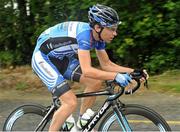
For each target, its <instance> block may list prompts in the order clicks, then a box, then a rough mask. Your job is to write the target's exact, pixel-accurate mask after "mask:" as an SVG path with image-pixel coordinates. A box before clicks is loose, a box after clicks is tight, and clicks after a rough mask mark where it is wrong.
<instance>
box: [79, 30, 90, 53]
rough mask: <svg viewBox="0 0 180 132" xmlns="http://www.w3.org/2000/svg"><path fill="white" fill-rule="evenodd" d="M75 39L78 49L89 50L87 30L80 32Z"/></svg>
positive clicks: (88, 33)
mask: <svg viewBox="0 0 180 132" xmlns="http://www.w3.org/2000/svg"><path fill="white" fill-rule="evenodd" d="M76 39H77V43H78V49H82V50H90V49H91V43H90V32H89V31H88V30H85V31H83V32H81V33H80V34H78V36H77V38H76Z"/></svg>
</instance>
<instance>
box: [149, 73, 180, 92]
mask: <svg viewBox="0 0 180 132" xmlns="http://www.w3.org/2000/svg"><path fill="white" fill-rule="evenodd" d="M149 85H150V86H149V87H150V88H152V89H153V90H161V91H174V92H179V93H180V70H172V71H167V72H165V73H163V74H161V75H156V76H152V77H150V79H149Z"/></svg>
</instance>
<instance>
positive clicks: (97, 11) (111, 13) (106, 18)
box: [88, 4, 121, 27]
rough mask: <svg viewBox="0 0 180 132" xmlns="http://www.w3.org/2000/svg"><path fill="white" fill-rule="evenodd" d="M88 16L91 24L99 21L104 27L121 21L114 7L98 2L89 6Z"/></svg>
mask: <svg viewBox="0 0 180 132" xmlns="http://www.w3.org/2000/svg"><path fill="white" fill-rule="evenodd" d="M88 18H89V22H90V24H94V23H98V24H100V25H101V26H102V27H111V26H114V25H119V24H120V23H121V22H120V21H119V16H118V14H117V12H116V11H115V10H114V9H112V8H110V7H108V6H104V5H100V4H96V5H94V6H92V7H91V8H89V11H88Z"/></svg>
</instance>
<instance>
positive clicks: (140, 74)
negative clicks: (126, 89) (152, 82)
mask: <svg viewBox="0 0 180 132" xmlns="http://www.w3.org/2000/svg"><path fill="white" fill-rule="evenodd" d="M130 75H131V76H132V78H133V79H135V80H140V82H141V83H142V82H144V86H145V87H146V88H148V81H147V80H148V78H149V75H148V73H147V71H146V70H145V69H143V70H142V69H135V70H134V71H133V72H131V73H130Z"/></svg>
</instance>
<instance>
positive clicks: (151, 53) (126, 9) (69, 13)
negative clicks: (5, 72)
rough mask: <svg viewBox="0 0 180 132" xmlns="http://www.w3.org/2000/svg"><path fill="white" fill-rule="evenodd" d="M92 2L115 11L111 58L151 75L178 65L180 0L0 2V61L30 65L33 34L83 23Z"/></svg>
mask: <svg viewBox="0 0 180 132" xmlns="http://www.w3.org/2000/svg"><path fill="white" fill-rule="evenodd" d="M96 3H100V4H104V5H108V6H110V7H112V8H114V9H115V10H117V12H118V14H119V16H120V19H121V21H122V24H121V25H120V26H119V29H118V34H119V36H118V37H116V39H115V40H114V41H113V42H112V44H109V45H107V48H108V51H109V52H108V53H109V54H110V58H112V59H113V60H114V61H116V62H118V63H120V64H121V65H126V66H130V67H134V68H142V67H144V68H146V69H148V71H150V72H151V73H153V74H157V73H158V74H159V73H162V72H164V71H166V70H172V69H180V52H179V51H180V31H179V29H180V19H179V18H180V13H179V12H180V1H177V0H164V1H163V0H114V1H112V0H97V1H92V0H1V2H0V16H1V17H0V65H1V66H2V67H9V66H10V65H24V64H30V61H31V56H32V52H33V50H34V47H35V43H36V40H37V37H38V36H39V35H40V33H41V32H42V31H43V30H45V29H46V28H48V27H50V26H52V25H54V24H57V23H59V22H64V21H69V20H76V21H85V22H87V21H88V17H87V14H88V13H87V11H88V8H89V7H90V6H91V5H93V4H96Z"/></svg>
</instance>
